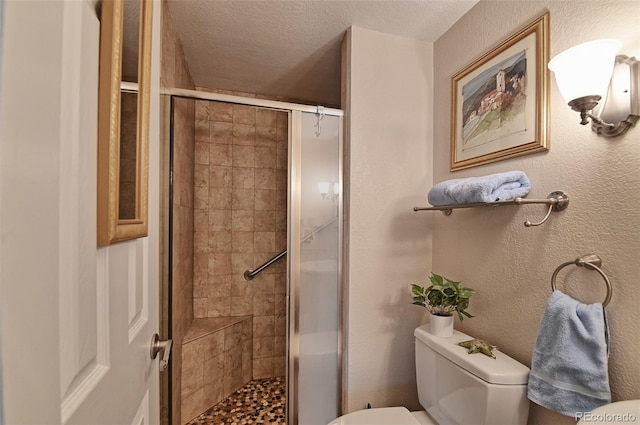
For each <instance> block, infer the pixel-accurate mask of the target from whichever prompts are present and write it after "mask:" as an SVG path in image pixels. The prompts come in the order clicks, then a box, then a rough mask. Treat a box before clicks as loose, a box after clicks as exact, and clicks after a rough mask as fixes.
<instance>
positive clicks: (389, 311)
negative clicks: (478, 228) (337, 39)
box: [345, 27, 433, 411]
mask: <svg viewBox="0 0 640 425" xmlns="http://www.w3.org/2000/svg"><path fill="white" fill-rule="evenodd" d="M349 49H350V54H349V55H348V58H347V59H348V61H349V62H350V66H349V67H350V70H349V71H348V73H347V75H346V78H347V82H346V83H347V87H348V89H347V90H348V93H347V98H348V100H347V104H346V110H347V113H348V115H349V117H348V118H347V120H346V122H347V123H349V122H350V128H349V129H348V130H347V132H348V138H349V139H350V141H349V143H350V160H349V161H350V172H349V180H350V186H349V197H350V201H349V204H348V208H349V210H350V217H349V221H350V224H349V230H348V239H349V247H348V261H349V275H348V278H349V288H348V318H347V319H348V330H347V333H348V342H347V347H346V348H347V352H348V360H347V368H348V370H347V376H346V382H345V386H346V388H345V401H346V406H345V410H346V411H353V410H359V409H362V408H364V407H365V406H366V403H368V402H370V403H371V404H372V405H373V406H374V407H381V406H391V405H396V406H398V405H406V406H407V407H409V408H411V409H417V408H419V405H418V402H417V396H416V391H415V366H414V362H413V358H414V355H413V330H414V328H415V327H416V326H417V325H419V324H420V322H421V320H423V319H422V316H423V312H422V311H421V310H420V309H419V308H418V307H415V306H412V305H411V304H410V297H409V290H408V289H409V283H410V282H413V281H419V280H422V279H424V277H425V276H426V275H427V274H428V272H429V270H430V269H431V230H430V229H431V226H430V223H431V219H432V218H431V216H430V215H428V214H424V213H414V212H413V211H412V207H413V206H415V205H422V204H424V203H425V196H426V192H427V190H428V187H430V186H431V175H432V171H431V167H432V162H433V161H432V157H431V150H432V144H433V142H432V117H433V104H432V99H433V97H432V92H433V81H432V78H433V77H432V70H433V61H432V45H431V44H427V43H423V42H419V41H415V40H411V39H407V38H403V37H399V36H394V35H389V34H382V33H378V32H375V31H370V30H366V29H362V28H357V27H352V28H351V42H350V46H349ZM347 125H349V124H347Z"/></svg>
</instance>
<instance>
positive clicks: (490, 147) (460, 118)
mask: <svg viewBox="0 0 640 425" xmlns="http://www.w3.org/2000/svg"><path fill="white" fill-rule="evenodd" d="M548 62H549V12H547V13H545V14H544V15H542V16H541V17H539V18H537V19H536V20H535V21H533V22H532V23H530V24H529V25H527V26H526V27H524V28H523V29H521V30H520V31H518V32H517V33H516V34H514V35H512V36H511V37H509V38H508V39H507V40H505V41H503V42H502V43H500V44H499V45H498V46H496V47H494V48H493V49H491V50H490V51H488V52H487V53H485V54H484V55H483V56H482V57H480V58H479V59H477V60H476V61H474V62H473V63H472V64H471V65H469V66H467V67H465V68H464V69H463V70H461V71H459V72H458V73H457V74H455V75H454V76H453V77H452V79H451V82H452V84H451V171H458V170H462V169H465V168H470V167H475V166H478V165H483V164H488V163H491V162H496V161H502V160H504V159H508V158H514V157H517V156H521V155H527V154H530V153H535V152H543V151H548V150H549V134H548V133H549V71H548V70H547V63H548Z"/></svg>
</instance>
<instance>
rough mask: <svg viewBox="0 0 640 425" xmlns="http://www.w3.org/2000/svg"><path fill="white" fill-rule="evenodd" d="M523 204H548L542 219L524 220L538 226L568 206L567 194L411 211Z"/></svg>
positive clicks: (560, 193)
mask: <svg viewBox="0 0 640 425" xmlns="http://www.w3.org/2000/svg"><path fill="white" fill-rule="evenodd" d="M525 204H544V205H548V206H549V209H548V210H547V214H546V215H545V216H544V218H543V219H542V220H540V221H539V222H537V223H532V222H531V221H529V220H527V221H525V222H524V226H525V227H534V226H540V225H541V224H543V223H545V222H546V221H547V220H548V219H549V216H551V212H552V211H556V212H557V211H564V210H565V209H566V208H567V207H568V206H569V195H567V194H566V193H565V192H563V191H561V190H556V191H554V192H551V193H550V194H549V196H547V199H527V198H515V199H512V200H509V201H496V202H481V203H473V204H456V205H441V206H439V207H413V211H442V214H444V215H446V216H450V215H451V213H452V212H453V210H455V209H459V208H478V207H501V206H505V205H525Z"/></svg>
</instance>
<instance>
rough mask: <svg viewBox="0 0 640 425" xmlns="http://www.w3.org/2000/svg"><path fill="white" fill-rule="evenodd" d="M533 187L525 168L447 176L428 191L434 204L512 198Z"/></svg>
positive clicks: (467, 202)
mask: <svg viewBox="0 0 640 425" xmlns="http://www.w3.org/2000/svg"><path fill="white" fill-rule="evenodd" d="M529 190H531V183H530V182H529V178H528V177H527V175H526V174H525V173H524V172H522V171H507V172H504V173H496V174H489V175H487V176H481V177H469V178H465V179H453V180H446V181H443V182H441V183H438V184H437V185H435V186H433V187H432V188H431V190H430V191H429V194H428V195H427V198H428V200H429V203H430V204H431V205H433V206H436V207H437V206H443V205H457V204H473V203H478V202H496V201H510V200H512V199H515V198H518V197H522V196H525V195H526V194H527V193H529Z"/></svg>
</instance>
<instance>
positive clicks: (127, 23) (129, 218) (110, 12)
mask: <svg viewBox="0 0 640 425" xmlns="http://www.w3.org/2000/svg"><path fill="white" fill-rule="evenodd" d="M152 6H153V1H152V0H139V2H135V1H130V0H127V1H124V0H104V1H102V2H101V11H100V67H99V90H98V210H97V230H98V232H97V243H98V245H109V244H112V243H114V242H120V241H125V240H130V239H136V238H141V237H145V236H147V233H148V232H147V229H148V179H149V177H148V176H149V102H150V78H151V37H152V34H151V25H152V19H153V11H152ZM125 15H126V16H125ZM130 52H133V53H130ZM123 58H124V59H125V64H124V65H123ZM129 69H131V70H132V71H127V70H129ZM125 72H127V74H129V73H130V74H132V75H131V76H127V78H129V80H135V81H133V83H134V84H132V86H134V87H135V86H136V84H137V90H135V89H134V90H132V91H127V90H123V89H122V86H123V84H122V81H123V80H125V79H127V78H125V75H124V73H125Z"/></svg>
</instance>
